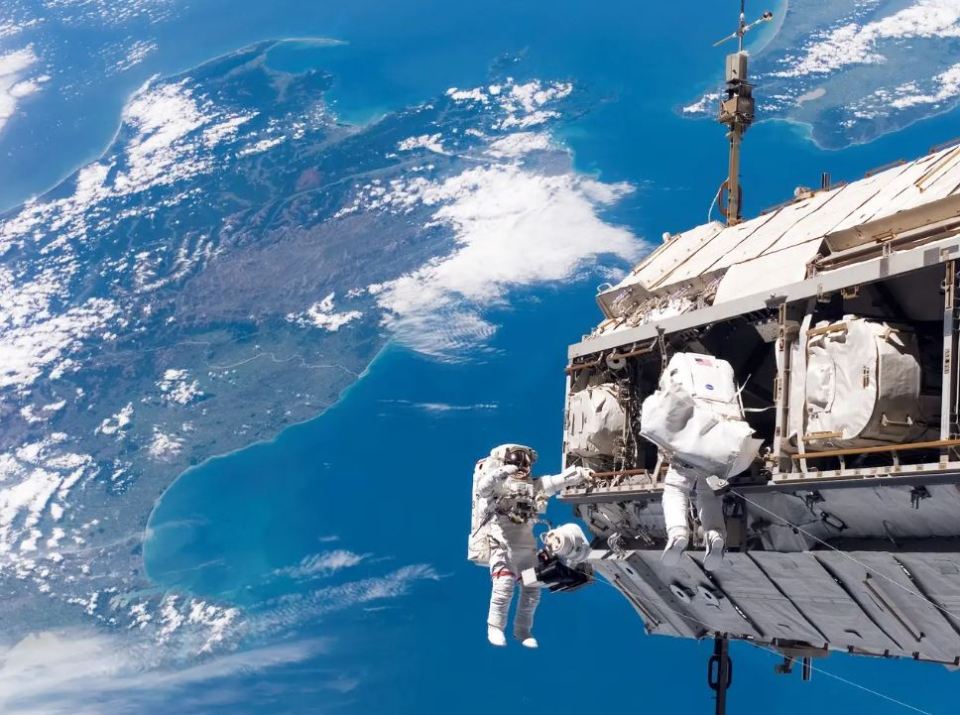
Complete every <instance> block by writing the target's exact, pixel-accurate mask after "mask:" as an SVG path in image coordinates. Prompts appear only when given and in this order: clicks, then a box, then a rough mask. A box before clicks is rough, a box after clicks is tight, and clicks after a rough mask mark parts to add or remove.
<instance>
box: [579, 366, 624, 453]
mask: <svg viewBox="0 0 960 715" xmlns="http://www.w3.org/2000/svg"><path fill="white" fill-rule="evenodd" d="M616 395H617V388H616V386H615V385H612V384H610V383H604V384H602V385H596V386H594V387H587V388H586V389H583V390H580V391H579V392H574V393H573V394H572V395H570V399H569V401H568V404H567V430H566V432H567V434H566V451H567V453H568V454H573V455H576V456H578V457H596V456H598V455H606V456H613V455H615V454H616V441H617V438H619V437H621V436H622V435H623V429H624V425H625V424H626V421H627V415H626V413H625V412H624V411H623V407H622V406H621V405H620V403H619V402H618V401H617V397H616Z"/></svg>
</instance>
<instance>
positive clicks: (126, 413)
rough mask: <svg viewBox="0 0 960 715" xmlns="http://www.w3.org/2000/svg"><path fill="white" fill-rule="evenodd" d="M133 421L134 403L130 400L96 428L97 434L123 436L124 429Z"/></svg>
mask: <svg viewBox="0 0 960 715" xmlns="http://www.w3.org/2000/svg"><path fill="white" fill-rule="evenodd" d="M132 421H133V403H132V402H128V403H127V404H126V406H125V407H123V408H121V409H120V411H119V412H117V413H116V414H114V415H111V416H110V417H107V418H105V419H104V420H103V422H101V423H100V425H99V426H98V427H97V429H96V433H97V434H106V435H112V434H115V435H117V436H118V438H119V437H120V436H122V433H123V430H125V429H126V428H127V427H129V426H130V423H131V422H132Z"/></svg>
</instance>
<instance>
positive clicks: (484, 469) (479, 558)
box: [467, 444, 537, 567]
mask: <svg viewBox="0 0 960 715" xmlns="http://www.w3.org/2000/svg"><path fill="white" fill-rule="evenodd" d="M516 448H521V449H526V450H529V451H530V453H531V454H532V455H533V459H534V460H536V457H537V452H536V450H534V449H531V448H530V447H526V446H524V445H522V444H501V445H500V446H498V447H494V448H493V449H492V450H491V451H490V456H489V457H484V458H483V459H481V460H480V461H478V462H477V464H476V466H475V467H474V469H473V486H472V488H471V490H470V495H471V510H470V535H469V537H468V538H467V560H468V561H472V562H473V563H475V564H476V565H477V566H484V567H486V566H487V565H488V564H489V563H490V539H489V538H488V537H489V534H490V527H491V524H492V521H493V519H492V518H491V512H490V507H491V505H490V503H489V501H488V500H487V499H484V498H483V497H482V496H480V494H479V493H478V491H477V490H478V488H479V486H480V480H481V479H482V478H483V476H484V475H486V474H487V473H489V472H491V471H493V470H494V469H499V468H500V467H502V466H503V465H504V461H503V460H504V458H505V457H506V456H507V452H509V451H511V450H513V449H516Z"/></svg>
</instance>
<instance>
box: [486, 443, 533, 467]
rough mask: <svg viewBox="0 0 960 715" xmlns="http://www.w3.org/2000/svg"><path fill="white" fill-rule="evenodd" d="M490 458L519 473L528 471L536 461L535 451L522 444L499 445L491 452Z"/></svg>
mask: <svg viewBox="0 0 960 715" xmlns="http://www.w3.org/2000/svg"><path fill="white" fill-rule="evenodd" d="M490 456H492V457H494V458H496V459H498V460H499V461H500V462H501V463H502V464H508V465H511V466H514V467H517V468H518V469H520V470H521V471H529V470H530V468H531V467H532V466H533V464H534V462H536V461H537V451H536V450H535V449H533V448H531V447H527V446H525V445H522V444H501V445H500V446H499V447H495V448H494V449H493V450H492V451H491V453H490Z"/></svg>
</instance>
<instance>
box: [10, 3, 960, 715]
mask: <svg viewBox="0 0 960 715" xmlns="http://www.w3.org/2000/svg"><path fill="white" fill-rule="evenodd" d="M763 9H766V8H760V7H756V8H752V9H751V12H753V11H755V12H756V13H757V14H759V12H760V11H761V10H763ZM770 9H772V10H773V11H774V13H775V15H776V20H775V22H773V23H769V24H768V25H765V26H763V27H762V28H761V29H759V30H757V31H756V32H754V33H752V35H751V37H750V38H749V39H750V42H749V43H748V49H749V50H750V51H751V54H752V56H753V59H752V67H753V72H754V79H755V81H756V83H757V90H756V93H757V96H758V100H759V114H760V115H761V117H762V119H763V120H764V121H761V122H759V123H758V124H757V125H756V126H755V127H754V128H753V129H751V131H750V134H749V135H748V137H747V140H746V145H745V150H744V151H745V153H744V163H745V168H744V192H745V198H746V213H747V214H754V213H757V212H758V211H759V210H761V209H762V208H763V207H765V206H768V205H772V204H776V203H779V202H780V201H782V200H784V199H785V198H787V197H789V196H790V195H791V193H792V191H793V189H794V187H795V186H797V185H799V184H808V185H809V184H811V183H816V182H817V181H818V180H819V176H820V172H821V171H830V172H831V174H832V175H833V177H834V178H835V180H843V179H854V178H856V177H858V176H861V175H862V174H863V172H864V171H866V170H869V169H871V168H873V167H875V166H878V165H881V164H885V163H887V162H889V161H891V160H895V159H898V158H901V157H904V158H910V157H913V156H916V155H919V154H922V153H923V152H925V151H927V149H928V148H929V147H930V146H931V145H934V144H937V143H940V142H942V141H946V140H949V139H952V138H953V137H954V135H956V134H960V132H958V131H957V115H956V112H955V111H954V108H955V106H956V104H957V102H958V100H960V52H958V49H960V2H958V1H956V0H861V1H854V0H845V1H843V2H831V3H818V2H813V1H812V0H791V1H790V2H789V3H786V2H781V3H779V4H777V5H775V6H773V7H771V8H770ZM736 10H737V8H736V3H734V2H714V1H711V2H705V1H703V0H697V1H696V2H694V3H693V5H692V6H691V7H689V8H686V9H685V10H684V11H682V12H678V11H677V9H676V8H675V7H670V6H660V5H654V4H647V3H627V2H621V1H620V0H613V1H612V2H608V3H604V4H602V5H597V4H590V3H582V2H572V1H570V2H568V1H567V0H562V1H561V2H558V3H552V4H549V5H544V4H532V3H506V2H499V1H494V2H488V3H483V4H469V5H468V4H463V3H449V2H448V3H444V2H439V1H435V0H418V1H417V2H406V1H405V2H396V3H389V4H386V3H380V2H374V1H373V0H357V1H356V2H351V3H337V2H329V3H324V4H322V6H321V5H320V4H317V5H315V6H314V5H309V6H305V5H304V4H303V3H297V2H292V1H289V0H278V1H277V2H273V3H261V2H253V1H252V0H238V1H234V2H231V3H227V2H223V1H222V0H207V1H206V2H202V3H200V2H194V3H190V2H182V1H180V0H10V1H9V2H5V3H4V4H3V5H2V7H0V156H2V157H3V161H0V207H3V211H2V213H0V420H2V422H0V424H2V430H0V594H2V598H0V622H2V624H3V629H2V631H0V708H2V710H3V711H4V712H9V713H153V712H158V713H160V712H163V713H166V712H171V711H177V712H183V713H221V712H222V713H313V712H347V713H368V712H408V711H409V712H434V711H444V712H445V711H449V710H453V711H455V712H462V713H470V712H486V711H490V710H500V711H509V712H514V711H521V710H522V711H529V710H531V709H534V710H537V711H547V712H557V713H578V712H583V711H585V710H586V709H588V708H589V709H591V710H594V711H600V712H603V711H620V710H623V709H624V708H628V709H631V710H651V709H653V710H656V709H667V708H669V709H670V711H671V712H678V713H699V712H710V711H712V703H711V694H710V691H709V689H708V688H707V687H706V683H705V682H704V681H705V678H704V669H705V661H706V658H707V656H708V655H709V648H710V645H709V644H698V643H692V642H680V641H673V640H669V639H655V638H649V637H647V636H646V635H645V634H644V632H643V627H642V623H641V622H640V620H639V619H637V618H636V617H635V615H634V612H633V610H632V608H631V607H630V605H629V604H628V603H627V602H626V601H625V600H623V599H622V598H621V597H620V596H619V594H618V593H617V592H616V591H614V590H613V589H612V588H609V587H607V586H606V585H604V584H597V585H593V586H591V587H590V588H588V589H584V590H582V591H579V592H577V593H575V594H569V595H556V596H548V597H547V598H545V599H544V603H543V605H542V606H541V610H540V613H539V626H538V636H539V638H540V641H541V644H542V647H541V649H540V650H539V651H537V652H527V651H522V650H521V649H519V648H517V647H512V648H508V649H506V650H494V649H491V648H489V647H488V646H487V644H486V642H485V638H484V631H485V623H484V620H485V609H486V598H487V589H488V576H487V575H486V573H485V572H484V571H483V570H481V569H477V568H475V567H473V566H472V565H470V564H469V563H468V562H466V560H465V559H464V555H465V542H466V536H467V530H468V524H469V502H470V493H469V492H470V477H471V473H472V467H473V463H474V461H475V460H476V459H477V458H479V457H481V456H483V455H484V454H486V453H487V452H488V450H489V449H490V447H491V446H493V445H495V444H498V443H501V442H507V441H517V442H523V443H527V444H531V445H533V446H535V447H536V448H537V449H538V450H539V452H540V454H541V455H543V456H542V459H541V464H540V465H539V466H540V467H541V469H542V471H544V472H549V471H551V470H555V469H557V467H558V466H559V452H560V437H561V435H560V429H561V422H562V402H563V384H564V380H563V367H564V364H565V349H566V346H567V345H568V344H569V343H572V342H576V341H577V340H578V339H579V337H580V336H581V335H582V334H583V333H586V332H588V331H589V330H590V329H591V327H592V326H593V324H595V322H597V320H598V319H599V312H598V310H597V308H596V305H595V303H594V300H593V295H594V294H595V290H596V287H597V285H599V284H602V283H605V282H610V281H614V280H616V279H617V278H618V276H620V275H621V274H622V272H623V271H624V270H625V269H626V268H628V267H629V266H630V265H632V264H633V263H634V262H635V261H636V260H638V259H639V258H640V257H641V256H642V255H643V254H644V253H645V252H646V251H648V250H650V247H651V246H652V245H654V244H656V242H657V241H659V238H658V237H659V236H661V234H662V233H663V232H664V231H672V232H676V231H678V230H682V229H685V228H689V227H691V226H693V225H695V224H698V223H701V222H702V221H703V220H704V219H705V218H706V214H707V210H708V207H709V204H710V199H711V198H712V196H713V193H714V192H715V191H716V186H717V185H718V184H719V182H720V181H721V180H722V178H723V171H724V167H725V151H726V146H725V142H724V139H723V130H722V129H721V128H720V127H718V126H716V125H715V124H714V123H712V122H709V121H693V119H696V118H698V117H702V116H707V115H709V114H710V113H712V111H713V101H714V97H715V90H714V89H713V88H715V87H716V86H717V85H718V84H719V82H720V81H721V79H722V78H721V70H722V61H723V55H724V53H725V51H728V50H729V46H728V47H727V48H723V47H721V48H716V49H714V48H712V43H713V42H714V41H715V40H717V39H719V37H721V36H723V35H725V34H727V33H728V32H730V31H731V30H732V29H733V28H734V26H735V22H736ZM691 15H692V16H693V17H694V18H695V20H691ZM568 513H569V512H568V510H567V509H566V508H565V507H563V506H562V505H554V506H553V507H552V508H551V516H552V517H553V518H554V519H555V520H563V519H565V518H566V517H567V515H568ZM733 655H734V658H735V660H736V661H737V673H738V682H737V684H736V686H735V688H734V691H733V694H732V695H733V705H732V706H731V710H730V711H731V712H734V713H736V712H743V713H746V712H754V711H755V710H756V708H757V707H760V706H761V705H762V707H764V708H765V709H766V710H768V711H770V712H776V713H806V712H808V711H809V710H810V707H811V704H815V705H816V706H817V707H827V708H829V710H830V711H840V710H845V711H860V710H862V709H865V708H869V709H870V711H871V712H875V713H887V712H890V713H894V712H903V711H904V710H910V709H912V710H913V711H919V712H929V713H941V712H951V711H952V708H953V701H954V698H952V697H951V696H950V692H951V688H955V680H956V677H957V676H956V675H955V674H951V673H948V672H946V671H945V670H942V669H939V668H937V667H935V666H929V665H919V664H915V663H899V662H896V663H895V662H877V661H864V660H858V659H853V658H845V657H840V656H834V657H832V658H830V659H829V660H827V661H825V662H824V663H823V664H822V666H818V667H819V670H818V672H817V673H816V674H815V679H814V682H813V683H811V684H803V683H801V682H800V681H799V679H798V678H789V679H788V678H780V677H776V676H774V674H773V666H774V664H775V662H776V659H775V658H774V657H773V656H772V655H771V654H770V653H768V652H765V651H762V650H757V649H753V648H750V647H749V646H747V645H743V644H735V646H734V647H733ZM921 682H922V683H923V684H924V687H923V688H918V687H917V684H918V683H921Z"/></svg>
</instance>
